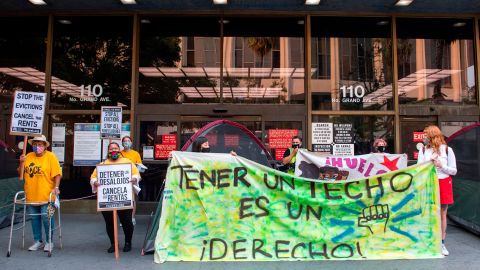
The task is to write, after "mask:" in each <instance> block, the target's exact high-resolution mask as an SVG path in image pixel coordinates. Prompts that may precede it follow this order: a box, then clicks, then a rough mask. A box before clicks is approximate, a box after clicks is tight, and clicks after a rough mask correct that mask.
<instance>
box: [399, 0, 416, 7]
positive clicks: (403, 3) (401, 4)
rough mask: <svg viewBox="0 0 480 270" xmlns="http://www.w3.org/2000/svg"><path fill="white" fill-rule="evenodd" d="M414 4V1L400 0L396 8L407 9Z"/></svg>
mask: <svg viewBox="0 0 480 270" xmlns="http://www.w3.org/2000/svg"><path fill="white" fill-rule="evenodd" d="M412 2H413V0H398V1H397V3H395V6H401V7H405V6H408V5H410V4H411V3H412Z"/></svg>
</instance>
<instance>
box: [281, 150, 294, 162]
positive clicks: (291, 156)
mask: <svg viewBox="0 0 480 270" xmlns="http://www.w3.org/2000/svg"><path fill="white" fill-rule="evenodd" d="M289 150H290V149H289ZM289 150H287V151H289ZM289 152H290V151H289ZM297 152H298V148H294V149H293V151H291V152H290V154H289V155H287V156H285V155H284V157H283V159H282V163H283V165H287V164H289V163H290V161H292V158H293V157H294V156H295V155H296V154H297Z"/></svg>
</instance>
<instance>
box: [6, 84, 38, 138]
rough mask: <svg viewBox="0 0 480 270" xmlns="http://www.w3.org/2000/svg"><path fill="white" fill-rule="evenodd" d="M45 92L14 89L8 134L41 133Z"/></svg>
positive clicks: (31, 134)
mask: <svg viewBox="0 0 480 270" xmlns="http://www.w3.org/2000/svg"><path fill="white" fill-rule="evenodd" d="M46 97H47V94H46V93H37V92H22V91H15V98H14V101H13V109H12V120H11V125H10V135H24V136H35V135H41V134H42V129H43V119H44V116H45V101H46Z"/></svg>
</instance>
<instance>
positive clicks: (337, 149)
mask: <svg viewBox="0 0 480 270" xmlns="http://www.w3.org/2000/svg"><path fill="white" fill-rule="evenodd" d="M354 154H355V145H354V144H335V145H333V155H334V156H353V155H354Z"/></svg>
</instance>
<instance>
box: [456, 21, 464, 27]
mask: <svg viewBox="0 0 480 270" xmlns="http://www.w3.org/2000/svg"><path fill="white" fill-rule="evenodd" d="M465 25H467V23H466V22H456V23H454V24H453V27H463V26H465Z"/></svg>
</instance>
